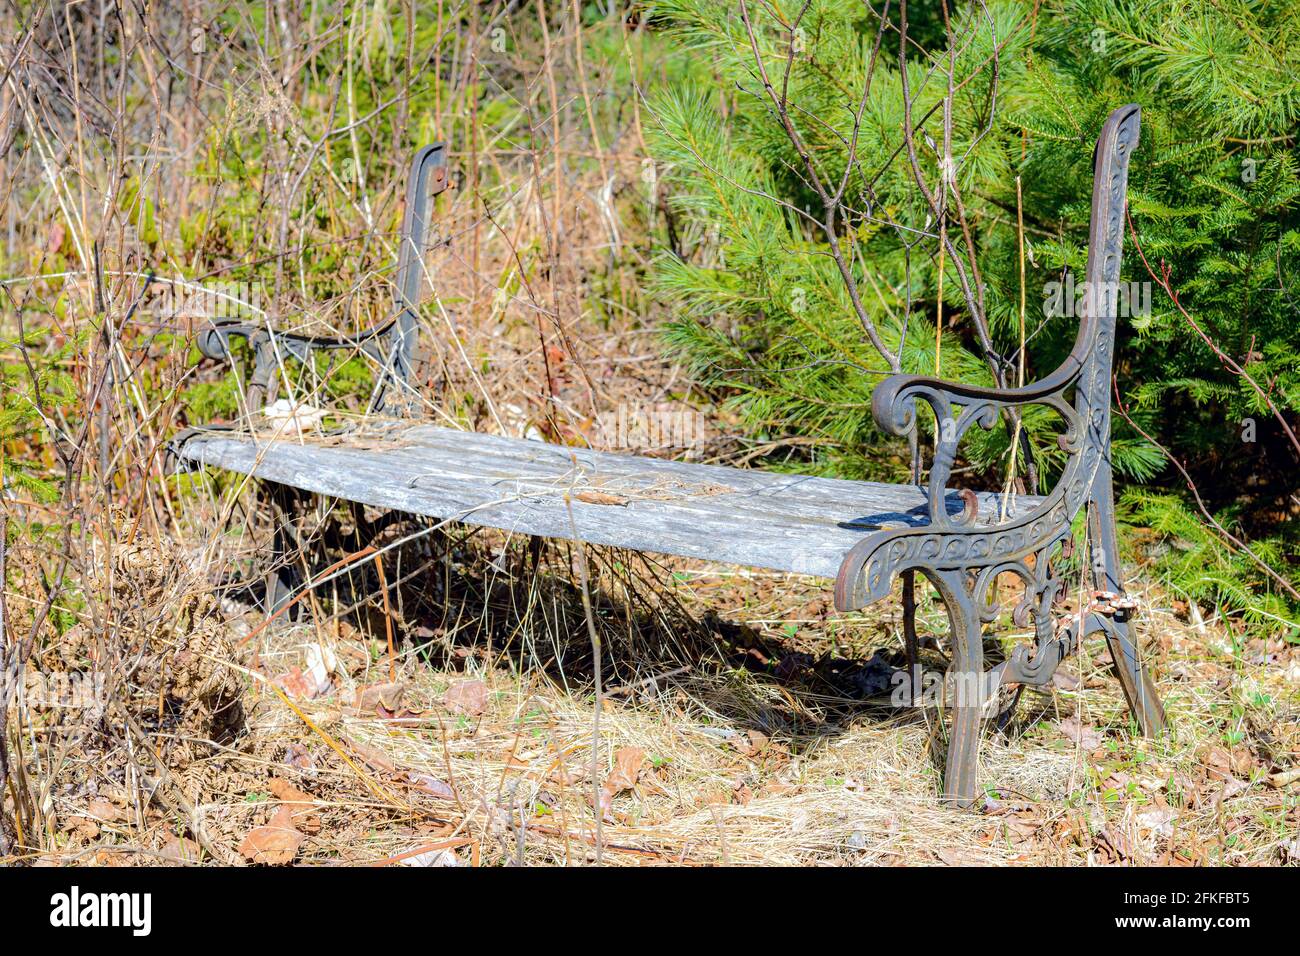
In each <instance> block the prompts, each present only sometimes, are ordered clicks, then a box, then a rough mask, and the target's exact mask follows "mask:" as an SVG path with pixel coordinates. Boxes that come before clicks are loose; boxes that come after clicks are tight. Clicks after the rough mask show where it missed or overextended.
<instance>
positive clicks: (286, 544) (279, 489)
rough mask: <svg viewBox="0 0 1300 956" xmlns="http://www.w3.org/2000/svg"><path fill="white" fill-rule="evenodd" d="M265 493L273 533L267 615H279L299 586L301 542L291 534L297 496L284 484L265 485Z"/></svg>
mask: <svg viewBox="0 0 1300 956" xmlns="http://www.w3.org/2000/svg"><path fill="white" fill-rule="evenodd" d="M263 488H264V492H263V493H264V494H265V495H266V496H267V498H268V499H269V501H270V503H271V514H272V520H273V521H274V522H275V532H274V534H273V536H272V541H271V562H270V567H269V568H268V570H267V576H266V613H267V615H268V616H271V615H274V614H277V613H279V611H280V609H281V608H283V607H284V606H285V605H286V604H287V603H288V602H289V601H290V600H291V599H292V598H293V596H294V593H295V592H296V591H297V590H298V587H299V586H300V585H301V583H302V575H301V574H300V573H299V570H298V566H297V563H296V561H297V558H298V557H300V553H301V552H300V542H299V541H298V538H297V536H296V535H295V534H294V532H293V525H292V522H293V521H294V517H295V511H296V510H297V500H298V499H297V495H296V494H295V493H294V492H293V490H291V489H288V488H287V487H286V486H284V485H278V484H269V485H264V486H263Z"/></svg>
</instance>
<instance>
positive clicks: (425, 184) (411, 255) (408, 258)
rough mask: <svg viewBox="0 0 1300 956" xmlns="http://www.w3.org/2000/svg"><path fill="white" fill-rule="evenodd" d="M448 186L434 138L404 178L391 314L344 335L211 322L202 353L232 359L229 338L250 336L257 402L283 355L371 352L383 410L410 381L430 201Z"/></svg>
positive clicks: (377, 402)
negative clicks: (395, 388) (377, 369)
mask: <svg viewBox="0 0 1300 956" xmlns="http://www.w3.org/2000/svg"><path fill="white" fill-rule="evenodd" d="M446 188H447V145H446V144H445V143H435V144H433V145H432V146H425V147H423V148H421V149H419V150H418V151H416V154H415V156H414V158H413V159H412V161H411V168H410V173H409V174H408V176H407V181H406V209H405V212H404V214H403V219H402V231H401V245H400V248H399V250H398V256H397V276H396V290H395V292H394V295H393V299H394V310H393V312H392V313H391V314H390V315H389V316H388V318H386V319H384V320H383V321H381V322H377V323H375V324H374V325H371V326H369V327H367V328H365V329H362V330H361V331H360V332H356V333H354V334H352V335H342V336H326V335H304V334H302V333H297V332H280V331H277V330H276V329H275V328H274V327H273V326H271V325H269V324H267V323H261V322H243V321H223V322H213V323H211V324H209V325H208V326H207V327H206V328H204V329H203V330H202V331H200V332H199V334H198V337H197V340H196V343H195V344H196V345H197V346H198V349H199V352H200V353H201V354H202V355H204V356H205V357H206V358H210V359H214V360H216V361H221V362H230V361H231V360H232V356H231V339H232V338H243V339H244V340H246V341H247V342H248V346H249V348H250V349H251V350H252V352H253V371H252V374H251V375H250V376H249V381H248V392H249V400H250V404H253V403H255V402H256V403H260V402H261V401H262V400H263V399H264V398H265V396H266V395H267V394H269V391H270V388H271V384H272V382H273V376H274V374H275V370H276V368H277V367H278V366H279V364H280V360H281V359H283V358H284V357H286V356H287V357H291V358H295V359H297V360H298V361H300V362H302V363H304V364H306V363H308V362H310V361H311V359H312V355H313V353H315V352H316V351H318V350H319V351H333V350H341V349H347V350H351V351H354V352H357V353H359V354H363V355H367V356H369V357H370V358H372V359H374V360H375V361H376V363H377V364H378V365H379V367H380V369H381V372H380V376H379V378H378V380H377V381H376V383H375V392H374V394H373V396H372V398H371V406H372V408H375V409H382V408H383V407H384V404H385V399H386V398H387V397H388V395H389V394H390V391H391V390H392V386H393V385H394V384H396V385H397V386H398V387H399V388H400V387H402V386H404V385H406V384H407V383H408V382H409V380H410V374H411V365H412V354H411V352H412V346H413V345H414V341H415V337H416V334H417V329H418V319H417V316H416V308H417V307H418V305H419V302H420V298H421V297H420V289H421V286H422V283H421V279H422V275H421V270H422V266H423V262H422V255H423V253H424V251H425V249H426V246H425V234H426V232H427V228H428V219H429V216H428V208H429V200H430V199H431V198H432V197H433V196H436V195H438V194H439V193H441V192H442V191H443V190H445V189H446Z"/></svg>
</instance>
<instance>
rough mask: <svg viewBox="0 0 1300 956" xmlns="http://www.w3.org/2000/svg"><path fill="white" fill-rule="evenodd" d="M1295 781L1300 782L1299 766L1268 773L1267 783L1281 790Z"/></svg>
mask: <svg viewBox="0 0 1300 956" xmlns="http://www.w3.org/2000/svg"><path fill="white" fill-rule="evenodd" d="M1297 782H1300V767H1296V768H1294V769H1292V770H1283V771H1280V772H1279V773H1271V774H1269V775H1268V785H1269V786H1270V787H1272V788H1274V789H1275V790H1281V789H1282V788H1283V787H1289V786H1291V784H1293V783H1297Z"/></svg>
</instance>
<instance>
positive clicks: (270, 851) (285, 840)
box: [239, 806, 306, 866]
mask: <svg viewBox="0 0 1300 956" xmlns="http://www.w3.org/2000/svg"><path fill="white" fill-rule="evenodd" d="M305 839H306V837H305V836H304V835H303V833H302V831H301V830H299V829H297V828H296V827H295V826H294V825H293V810H291V809H290V808H289V807H288V806H282V807H280V809H278V810H276V811H275V816H273V817H271V821H270V822H269V823H268V824H267V825H266V826H263V827H255V828H254V829H252V830H249V831H248V835H247V836H245V837H244V842H243V843H241V844H239V852H240V854H242V855H243V857H244V858H245V859H247V860H249V861H250V862H252V863H265V864H266V865H268V866H282V865H284V864H285V863H292V862H293V858H294V857H295V856H297V855H298V847H300V846H302V841H303V840H305Z"/></svg>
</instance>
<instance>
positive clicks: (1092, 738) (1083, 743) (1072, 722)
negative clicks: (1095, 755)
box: [1056, 717, 1106, 750]
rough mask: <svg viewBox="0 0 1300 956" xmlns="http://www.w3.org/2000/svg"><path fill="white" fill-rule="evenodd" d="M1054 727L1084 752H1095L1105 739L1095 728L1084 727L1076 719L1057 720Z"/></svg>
mask: <svg viewBox="0 0 1300 956" xmlns="http://www.w3.org/2000/svg"><path fill="white" fill-rule="evenodd" d="M1056 726H1057V728H1058V729H1059V730H1060V731H1061V733H1063V734H1065V736H1067V737H1069V738H1070V739H1071V740H1073V741H1074V742H1075V743H1076V744H1078V745H1079V746H1080V747H1081V748H1083V749H1084V750H1096V749H1097V748H1098V747H1100V746H1101V745H1102V743H1103V742H1104V741H1105V739H1106V738H1105V737H1104V736H1103V735H1102V733H1101V731H1099V730H1098V729H1097V728H1096V727H1085V726H1084V725H1083V724H1082V723H1081V722H1080V721H1079V718H1078V717H1066V718H1063V719H1062V720H1058V721H1057V722H1056Z"/></svg>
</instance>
